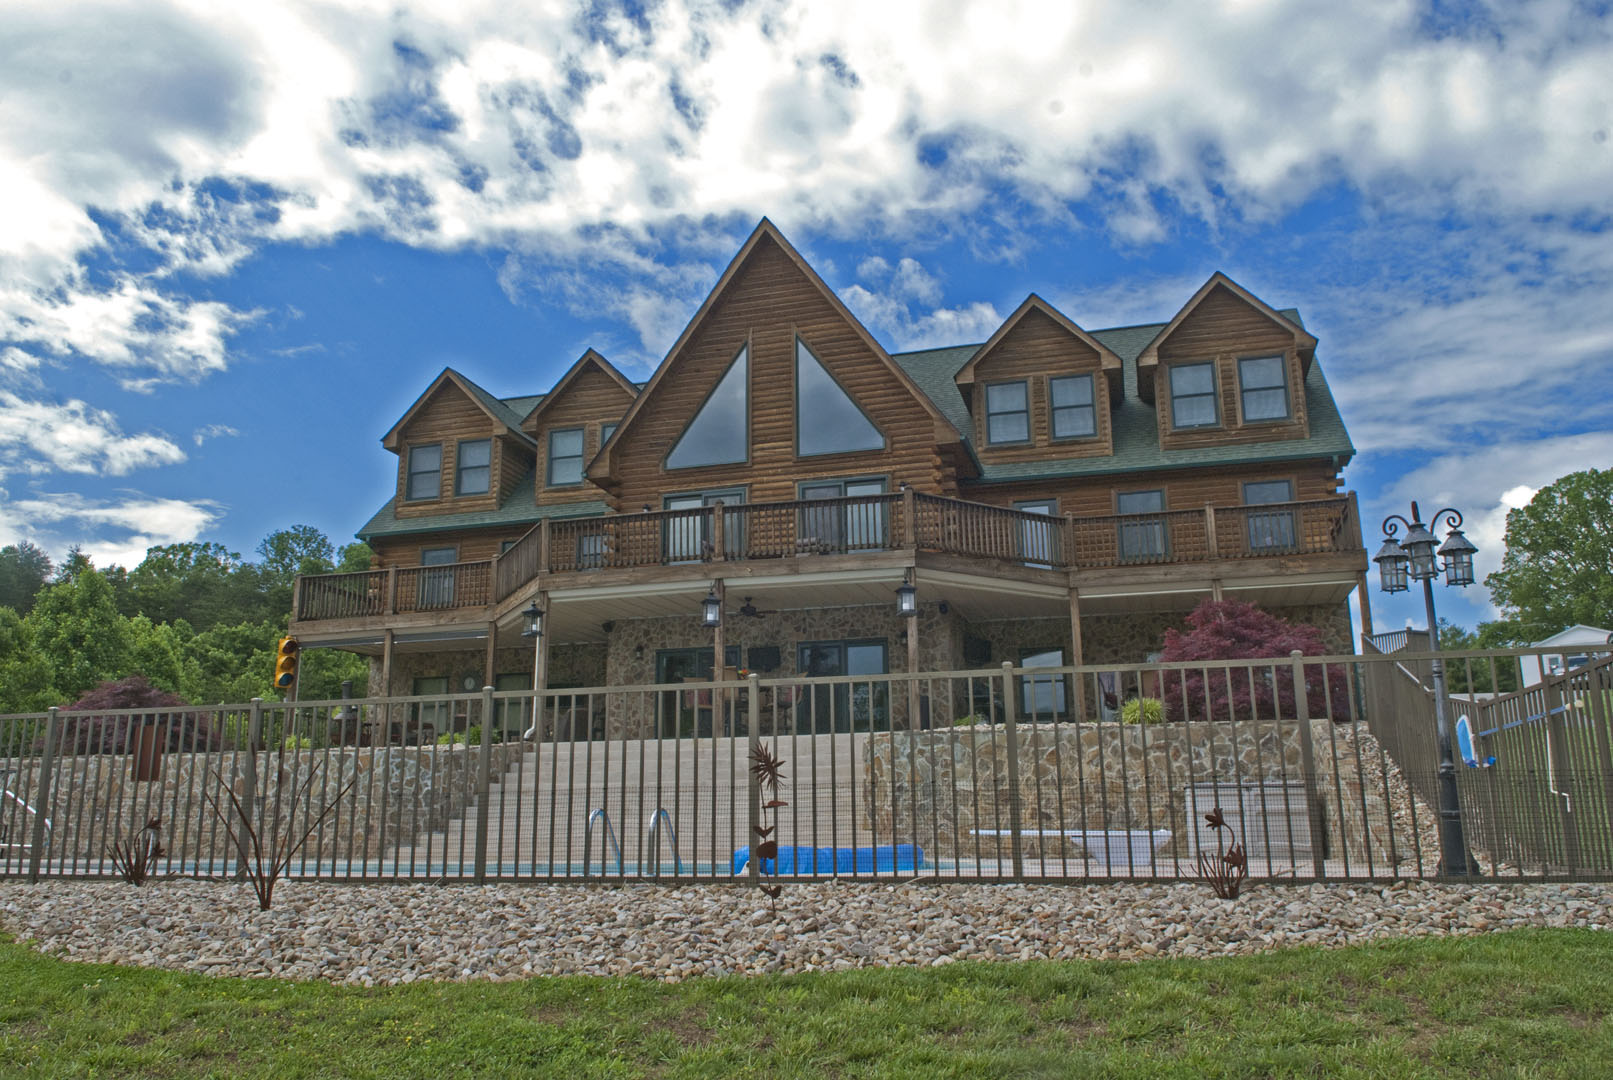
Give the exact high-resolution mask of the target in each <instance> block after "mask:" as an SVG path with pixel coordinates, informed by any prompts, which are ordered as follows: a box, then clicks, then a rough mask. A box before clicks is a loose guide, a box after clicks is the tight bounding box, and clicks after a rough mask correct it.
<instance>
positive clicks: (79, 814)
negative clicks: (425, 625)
mask: <svg viewBox="0 0 1613 1080" xmlns="http://www.w3.org/2000/svg"><path fill="white" fill-rule="evenodd" d="M527 749H529V747H527V746H525V745H523V744H520V743H513V744H510V743H501V744H496V745H494V746H493V748H492V758H491V762H490V774H491V776H492V777H493V778H494V779H495V780H496V779H497V778H498V777H500V776H502V775H503V774H504V772H505V771H506V770H507V769H509V767H510V766H511V765H512V764H513V763H514V762H515V760H516V758H517V757H518V756H519V755H520V754H522V753H524V752H525V751H526V750H527ZM480 753H481V748H480V747H470V748H466V747H465V746H463V745H460V746H455V747H449V746H421V747H414V746H406V747H405V746H386V747H376V748H370V747H344V748H342V749H340V750H337V749H336V748H332V749H331V750H330V751H329V752H326V751H323V750H302V751H288V752H286V753H284V754H280V753H269V752H264V753H260V754H258V755H257V760H256V768H257V777H258V779H257V799H256V812H257V813H258V814H259V815H268V818H269V819H270V820H272V818H273V815H274V814H275V812H276V807H277V806H279V807H281V808H282V810H281V813H282V815H283V816H282V818H281V820H282V821H287V820H290V821H293V822H296V823H300V824H298V826H297V831H298V833H299V834H300V833H301V831H302V830H303V829H305V828H307V824H308V823H309V822H311V821H312V820H313V819H314V818H317V817H318V816H319V812H320V811H321V810H322V809H324V807H325V806H326V805H327V803H329V802H331V801H333V800H334V801H335V804H336V808H335V809H334V810H333V811H332V812H331V816H330V817H328V818H326V820H325V824H324V826H323V829H322V833H323V837H324V840H323V843H324V847H323V855H324V857H325V858H327V859H328V858H331V857H333V856H334V857H340V858H345V857H347V855H348V853H349V852H351V853H352V854H353V856H354V857H356V858H370V859H374V858H390V857H391V856H392V854H393V852H394V851H395V850H396V849H397V848H398V847H400V846H401V847H403V848H405V849H407V848H410V847H412V846H414V845H415V844H417V843H423V842H424V838H425V836H426V835H427V834H428V833H434V832H441V831H442V830H443V829H445V828H447V825H448V822H449V821H450V820H452V819H453V818H454V817H456V816H457V815H459V814H460V813H462V812H463V811H464V810H465V808H466V807H467V806H469V805H470V803H471V802H472V800H473V799H474V798H475V794H476V779H477V775H478V770H477V764H478V760H479V757H480ZM210 758H211V759H210ZM131 761H132V758H130V757H129V756H127V755H94V756H87V757H78V758H74V759H72V760H71V761H70V762H65V763H59V765H58V767H57V770H56V776H55V781H54V789H53V792H52V797H51V808H50V812H49V815H48V816H49V818H50V822H51V840H50V845H49V848H48V856H49V858H50V859H51V860H52V861H54V860H56V859H58V858H60V857H61V856H62V855H64V854H65V855H66V856H67V857H68V858H69V859H79V860H88V861H97V860H100V859H103V858H105V854H106V848H107V846H108V845H110V844H111V843H112V842H113V841H115V840H121V839H128V838H130V837H131V836H133V834H134V833H135V832H136V831H137V830H138V829H139V828H140V827H141V826H143V825H144V824H145V822H146V820H147V819H148V818H149V817H151V816H152V815H157V816H158V817H160V818H161V819H162V837H163V846H164V847H166V848H167V849H168V851H169V852H170V854H171V856H172V857H173V858H175V859H179V858H184V859H194V858H202V859H209V858H211V859H229V858H234V857H235V856H234V852H233V851H231V849H230V844H229V838H228V836H227V835H226V833H225V831H224V828H223V826H222V825H221V824H220V823H219V821H218V818H217V815H216V814H215V813H214V811H213V809H212V807H211V805H209V802H208V800H207V798H206V797H205V795H204V793H205V794H210V795H211V796H212V797H213V798H214V799H216V800H217V802H218V803H219V804H220V805H221V806H222V807H224V809H225V810H226V812H230V813H233V809H232V804H231V802H230V798H229V794H228V792H227V791H226V790H225V789H224V788H223V787H222V786H221V783H223V784H228V785H230V786H232V787H233V789H234V791H235V793H236V795H237V797H238V798H243V799H244V798H245V797H246V794H247V783H246V775H247V767H248V766H247V758H246V755H245V754H239V755H238V754H236V753H234V752H233V751H224V752H223V753H222V754H214V755H211V756H209V755H202V754H194V755H193V754H191V753H188V752H171V753H166V754H164V755H163V757H162V775H161V779H159V780H151V781H137V780H134V779H133V778H132V770H131V768H130V764H131ZM10 764H11V766H13V767H18V768H20V769H21V770H22V771H23V772H26V773H28V775H26V777H24V776H23V775H20V774H19V775H16V776H14V777H13V779H12V784H13V785H17V784H25V785H26V788H25V790H27V791H29V792H37V791H38V790H39V788H38V761H37V759H34V760H30V761H24V762H12V763H10ZM219 774H221V775H222V777H223V780H222V782H221V780H220V778H219ZM310 774H312V782H311V786H310V787H309V788H308V792H307V795H308V797H307V799H306V800H305V801H303V802H300V803H299V804H298V806H297V808H296V810H295V811H294V812H293V811H292V810H291V809H290V808H289V806H288V803H289V800H290V797H291V795H292V794H293V792H294V791H295V790H296V789H297V788H298V787H299V786H301V785H303V784H305V783H307V782H308V778H309V776H310ZM355 778H356V782H355V783H354V786H353V789H352V790H351V791H349V792H347V793H346V794H345V795H343V796H342V797H341V798H340V799H336V795H337V793H338V792H339V791H340V790H341V789H342V786H343V785H345V784H346V783H347V782H348V781H349V780H350V779H355ZM277 799H278V802H277ZM260 820H261V818H260ZM8 824H9V822H8ZM319 842H320V841H319V834H318V833H316V835H315V837H314V838H313V839H311V840H310V841H309V842H308V847H307V853H308V857H309V858H310V859H312V858H314V857H315V855H316V853H317V851H318V850H319V849H318V848H317V847H316V845H317V844H318V843H319ZM456 855H457V853H456ZM437 857H438V854H437V853H435V852H434V853H433V859H436V858H437ZM420 858H421V859H422V860H423V859H424V858H425V853H424V851H422V852H421V854H420Z"/></svg>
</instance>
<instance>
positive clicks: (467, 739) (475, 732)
mask: <svg viewBox="0 0 1613 1080" xmlns="http://www.w3.org/2000/svg"><path fill="white" fill-rule="evenodd" d="M492 741H493V742H502V741H503V733H502V732H500V731H499V729H498V728H494V729H493V738H492ZM462 744H463V745H468V746H480V745H482V725H480V724H472V725H471V726H470V727H468V728H466V729H465V730H464V731H449V732H446V733H444V734H442V735H438V736H437V745H438V746H458V745H462Z"/></svg>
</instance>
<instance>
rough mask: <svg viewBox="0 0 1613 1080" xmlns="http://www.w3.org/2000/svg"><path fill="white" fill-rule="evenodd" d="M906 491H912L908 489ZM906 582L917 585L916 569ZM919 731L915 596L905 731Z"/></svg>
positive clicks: (909, 638) (909, 629)
mask: <svg viewBox="0 0 1613 1080" xmlns="http://www.w3.org/2000/svg"><path fill="white" fill-rule="evenodd" d="M908 490H912V489H911V488H909V489H908ZM907 573H908V580H909V581H911V582H912V583H913V585H914V586H917V585H918V567H916V566H915V567H912V568H910V569H909V570H908V572H907ZM918 729H919V612H918V597H917V595H916V594H915V596H914V603H913V614H911V615H909V616H908V617H907V730H909V731H917V730H918Z"/></svg>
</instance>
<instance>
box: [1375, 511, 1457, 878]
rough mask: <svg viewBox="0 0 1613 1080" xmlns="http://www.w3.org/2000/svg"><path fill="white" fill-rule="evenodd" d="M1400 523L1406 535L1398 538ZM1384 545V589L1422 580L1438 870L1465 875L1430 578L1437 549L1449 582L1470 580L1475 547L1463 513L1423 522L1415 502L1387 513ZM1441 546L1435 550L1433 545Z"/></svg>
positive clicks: (1381, 561) (1392, 589)
mask: <svg viewBox="0 0 1613 1080" xmlns="http://www.w3.org/2000/svg"><path fill="white" fill-rule="evenodd" d="M1442 518H1443V519H1444V520H1445V522H1446V525H1447V527H1448V528H1449V529H1450V531H1449V533H1447V534H1446V537H1445V543H1444V544H1443V545H1441V544H1439V538H1438V537H1436V536H1435V535H1434V531H1433V530H1435V529H1438V528H1439V523H1440V519H1442ZM1401 528H1404V529H1405V530H1406V538H1405V539H1404V540H1401V539H1400V538H1399V533H1400V530H1401ZM1383 536H1384V541H1383V547H1382V548H1380V549H1379V551H1378V553H1377V554H1376V555H1374V556H1373V557H1372V561H1373V562H1375V563H1377V564H1378V574H1379V577H1380V578H1381V581H1382V584H1383V591H1384V592H1389V593H1396V592H1402V591H1404V590H1405V588H1406V579H1407V577H1408V576H1409V577H1411V578H1412V579H1414V580H1416V581H1419V582H1421V583H1422V586H1423V608H1424V610H1425V611H1426V612H1427V615H1428V648H1429V650H1430V651H1431V652H1433V653H1434V654H1435V655H1434V658H1433V660H1432V661H1431V662H1430V663H1429V665H1428V668H1429V674H1430V675H1432V676H1433V679H1434V737H1435V741H1436V743H1437V746H1438V750H1439V846H1440V859H1441V861H1440V872H1441V873H1444V874H1449V875H1452V876H1455V877H1467V876H1469V875H1472V874H1476V873H1478V872H1479V867H1478V864H1477V863H1475V862H1474V861H1473V860H1472V858H1471V857H1470V856H1469V855H1468V853H1467V841H1466V839H1465V838H1464V837H1463V835H1462V807H1461V803H1460V801H1459V800H1458V798H1457V791H1456V754H1455V746H1454V743H1453V740H1452V738H1451V717H1450V705H1449V703H1448V702H1447V701H1446V696H1445V664H1444V661H1442V660H1441V659H1440V658H1439V655H1438V654H1439V616H1438V615H1436V614H1435V613H1434V588H1433V584H1434V578H1436V577H1438V576H1439V568H1438V567H1437V566H1436V564H1435V557H1436V555H1437V556H1438V557H1439V558H1440V559H1443V560H1444V564H1445V565H1444V570H1445V583H1446V584H1447V585H1461V586H1466V585H1471V584H1473V556H1474V554H1475V553H1476V552H1477V551H1478V548H1476V547H1474V546H1473V542H1472V541H1471V540H1469V539H1468V538H1467V537H1466V536H1463V535H1462V515H1461V514H1460V513H1458V512H1457V511H1455V510H1453V509H1451V508H1449V507H1447V508H1445V509H1444V510H1441V511H1440V512H1439V513H1437V514H1435V515H1434V516H1433V517H1431V518H1429V519H1428V524H1427V525H1424V524H1423V519H1422V514H1421V513H1420V512H1419V511H1418V509H1417V504H1416V503H1412V504H1411V520H1409V521H1408V520H1406V519H1405V518H1403V517H1401V516H1400V515H1399V514H1390V515H1389V516H1388V517H1387V518H1385V519H1384V521H1383ZM1436 546H1438V548H1439V550H1438V551H1437V552H1436V551H1435V547H1436Z"/></svg>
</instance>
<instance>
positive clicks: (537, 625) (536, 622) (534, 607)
mask: <svg viewBox="0 0 1613 1080" xmlns="http://www.w3.org/2000/svg"><path fill="white" fill-rule="evenodd" d="M521 617H522V618H524V619H525V620H526V629H525V630H522V631H521V636H522V637H524V638H540V637H542V636H543V609H542V608H540V607H538V602H537V601H536V600H534V601H532V603H531V604H529V605H527V608H526V610H525V611H523V612H521Z"/></svg>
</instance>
